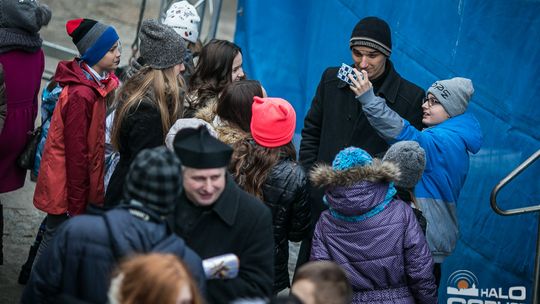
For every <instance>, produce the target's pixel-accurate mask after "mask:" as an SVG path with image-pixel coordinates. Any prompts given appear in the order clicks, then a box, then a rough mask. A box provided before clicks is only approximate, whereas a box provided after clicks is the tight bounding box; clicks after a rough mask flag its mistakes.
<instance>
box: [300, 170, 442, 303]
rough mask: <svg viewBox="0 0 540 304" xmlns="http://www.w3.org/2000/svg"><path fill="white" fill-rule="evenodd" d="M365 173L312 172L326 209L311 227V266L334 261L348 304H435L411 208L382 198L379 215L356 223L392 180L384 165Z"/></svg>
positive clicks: (426, 255)
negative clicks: (347, 285) (345, 283)
mask: <svg viewBox="0 0 540 304" xmlns="http://www.w3.org/2000/svg"><path fill="white" fill-rule="evenodd" d="M367 167H368V168H366V167H355V168H353V169H348V170H344V171H334V170H333V169H332V168H331V167H329V166H326V165H323V166H320V167H318V168H316V169H315V170H314V171H312V173H311V176H310V177H311V180H312V182H313V183H314V184H315V185H319V186H324V187H326V189H327V190H326V201H327V203H328V205H329V208H330V209H329V210H326V211H324V212H323V213H322V214H321V217H320V218H319V221H318V222H317V226H316V228H315V233H314V236H313V245H312V249H311V260H331V261H335V262H336V263H338V264H339V265H340V266H341V267H342V268H343V269H344V270H345V271H346V272H347V275H348V277H349V280H350V281H351V285H352V287H353V291H354V294H353V303H374V302H376V303H437V287H436V285H435V278H434V276H433V259H432V257H431V253H430V251H429V247H428V245H427V243H426V240H425V237H424V235H423V233H422V230H421V229H420V226H419V225H418V222H417V220H416V218H415V216H414V213H413V210H412V209H411V207H410V206H409V205H408V204H406V203H404V202H403V201H401V200H397V199H390V198H389V197H390V196H388V198H389V200H388V201H389V202H388V204H387V205H386V206H385V207H384V208H382V209H381V211H379V212H371V213H373V215H372V216H371V217H367V218H365V219H358V217H361V216H362V215H366V214H371V213H368V212H370V211H371V210H373V209H374V208H376V207H377V206H378V205H380V204H381V202H383V201H385V197H386V195H387V191H388V189H389V182H390V181H391V180H393V176H394V175H395V174H398V173H397V169H395V167H393V165H392V164H390V163H380V162H378V161H376V162H374V164H373V165H371V166H367ZM353 217H354V221H353V220H352V218H353Z"/></svg>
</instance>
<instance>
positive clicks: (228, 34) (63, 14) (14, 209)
mask: <svg viewBox="0 0 540 304" xmlns="http://www.w3.org/2000/svg"><path fill="white" fill-rule="evenodd" d="M41 2H43V3H46V4H48V5H49V7H50V8H51V10H52V12H53V17H52V20H51V22H50V23H49V25H48V26H47V27H45V28H43V29H42V30H41V36H42V38H43V39H44V40H46V41H49V42H52V43H55V44H59V45H61V46H64V47H67V48H70V49H73V50H75V47H74V46H73V43H72V42H71V39H70V37H69V36H67V34H66V31H65V22H66V21H67V20H69V19H75V18H91V19H96V20H100V21H102V22H105V23H108V24H112V25H114V27H115V28H116V29H117V31H118V33H119V35H120V37H121V41H122V44H123V49H124V50H123V54H122V63H121V65H123V64H126V63H127V61H128V59H129V57H130V56H131V51H130V46H131V44H132V42H133V39H134V37H135V34H136V25H137V19H138V16H139V8H140V3H141V2H142V1H137V0H122V1H109V0H92V1H84V0H41ZM191 2H192V3H194V2H196V1H191ZM159 6H160V1H159V0H148V1H147V7H146V10H145V18H156V17H157V15H158V11H159ZM208 9H209V6H208V5H207V11H208ZM220 16H221V17H220V23H219V25H218V31H217V35H216V37H217V38H221V39H228V40H232V39H233V36H234V30H235V22H236V0H224V1H223V5H222V13H221V15H220ZM206 18H207V20H208V21H209V20H210V17H206ZM206 26H207V25H206ZM205 28H206V27H205V23H203V30H202V33H201V38H202V39H203V41H204V40H205V39H206V37H205ZM57 62H58V59H56V58H52V57H49V56H47V57H46V69H47V70H51V71H54V69H55V67H56V64H57ZM44 84H45V82H42V87H43V85H44ZM39 124H40V119H39V115H38V119H37V120H36V125H39ZM34 188H35V183H33V182H31V181H30V180H27V182H26V183H25V185H24V187H23V188H21V189H19V190H16V191H12V192H9V193H2V194H0V201H1V202H2V204H3V205H4V240H3V243H4V265H1V266H0V303H3V304H11V303H18V302H19V299H20V295H21V292H22V290H23V288H24V286H21V285H19V284H18V283H17V278H18V275H19V271H20V269H21V266H22V264H23V263H24V262H25V261H26V258H27V255H28V251H29V249H30V245H31V244H32V243H33V241H34V238H35V235H36V232H37V229H38V227H39V224H40V223H41V220H42V219H43V217H44V214H43V213H42V212H40V211H38V210H37V209H35V208H34V206H33V204H32V197H33V194H34Z"/></svg>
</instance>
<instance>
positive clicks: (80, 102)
mask: <svg viewBox="0 0 540 304" xmlns="http://www.w3.org/2000/svg"><path fill="white" fill-rule="evenodd" d="M68 89H69V90H70V91H69V92H68V96H67V98H68V102H67V103H66V105H65V107H64V108H63V109H62V115H63V118H64V144H65V153H66V156H65V157H66V179H67V199H68V213H69V215H70V216H73V215H77V214H81V213H83V212H84V210H85V208H86V204H87V201H86V200H87V197H88V191H89V184H90V176H89V162H88V142H87V138H88V131H89V130H88V129H89V128H90V121H91V119H92V111H93V110H92V104H93V103H94V102H95V101H94V100H90V97H89V96H92V95H91V93H88V91H86V90H85V89H86V88H80V87H77V88H68ZM88 90H89V89H88Z"/></svg>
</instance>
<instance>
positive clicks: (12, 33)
mask: <svg viewBox="0 0 540 304" xmlns="http://www.w3.org/2000/svg"><path fill="white" fill-rule="evenodd" d="M42 42H43V40H42V39H41V37H39V34H38V33H34V34H31V33H28V32H26V31H23V30H20V29H16V28H0V54H3V53H7V52H9V51H12V50H23V51H25V52H28V53H35V52H37V51H38V50H39V49H41V44H42Z"/></svg>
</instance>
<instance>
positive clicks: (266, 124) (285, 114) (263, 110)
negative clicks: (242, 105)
mask: <svg viewBox="0 0 540 304" xmlns="http://www.w3.org/2000/svg"><path fill="white" fill-rule="evenodd" d="M251 112H252V117H251V135H252V136H253V139H255V141H256V142H257V143H258V144H259V145H261V146H263V147H267V148H275V147H279V146H283V145H285V144H288V143H289V142H290V141H291V140H292V138H293V135H294V128H295V126H296V113H295V112H294V109H293V107H292V106H291V104H290V103H289V102H287V101H286V100H285V99H281V98H261V97H258V96H255V97H253V105H252V107H251Z"/></svg>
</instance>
